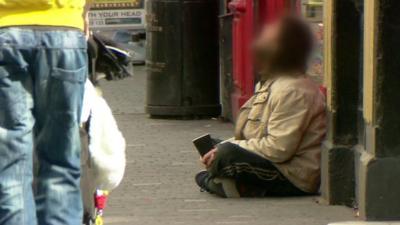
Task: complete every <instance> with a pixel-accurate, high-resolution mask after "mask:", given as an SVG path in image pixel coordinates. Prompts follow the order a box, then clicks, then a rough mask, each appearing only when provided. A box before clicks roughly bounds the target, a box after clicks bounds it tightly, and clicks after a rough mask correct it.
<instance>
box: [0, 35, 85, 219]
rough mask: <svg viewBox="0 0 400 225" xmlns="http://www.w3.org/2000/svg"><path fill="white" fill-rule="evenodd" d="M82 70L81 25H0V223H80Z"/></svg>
mask: <svg viewBox="0 0 400 225" xmlns="http://www.w3.org/2000/svg"><path fill="white" fill-rule="evenodd" d="M86 77H87V56H86V41H85V38H84V35H83V34H82V33H81V32H80V31H78V30H73V29H64V28H56V27H55V28H53V29H47V28H39V27H38V28H28V27H26V28H25V27H20V28H18V27H11V28H0V225H36V224H39V225H61V224H62V225H80V224H82V200H81V194H80V188H79V182H80V150H81V149H80V139H79V118H80V113H81V107H82V98H83V92H84V82H85V80H86ZM33 150H35V151H36V153H37V156H38V164H39V167H38V171H37V177H35V184H36V185H35V188H34V190H35V198H34V194H33V190H32V180H33V172H32V170H33V169H32V164H33V163H32V161H33V160H32V155H33V154H32V152H33ZM35 200H36V201H35Z"/></svg>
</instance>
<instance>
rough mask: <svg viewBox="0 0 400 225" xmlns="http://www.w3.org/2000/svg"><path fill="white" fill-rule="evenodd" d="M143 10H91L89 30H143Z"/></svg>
mask: <svg viewBox="0 0 400 225" xmlns="http://www.w3.org/2000/svg"><path fill="white" fill-rule="evenodd" d="M144 15H145V11H144V9H113V10H91V11H90V12H89V22H90V27H91V28H116V27H126V28H128V27H129V28H136V29H138V28H139V29H143V28H144V22H145V21H144V20H145V19H144Z"/></svg>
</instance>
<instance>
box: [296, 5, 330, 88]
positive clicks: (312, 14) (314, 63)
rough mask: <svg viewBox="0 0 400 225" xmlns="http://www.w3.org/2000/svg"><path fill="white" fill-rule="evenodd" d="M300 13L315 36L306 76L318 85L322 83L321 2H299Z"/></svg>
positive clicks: (322, 35)
mask: <svg viewBox="0 0 400 225" xmlns="http://www.w3.org/2000/svg"><path fill="white" fill-rule="evenodd" d="M299 3H300V9H301V13H302V15H303V16H304V18H305V19H306V20H307V21H309V22H310V24H311V27H312V29H313V32H314V34H315V42H316V46H315V49H314V52H313V54H312V57H311V60H310V66H309V71H308V74H309V75H310V76H311V77H312V78H313V79H314V80H315V81H316V82H318V83H320V84H322V83H323V77H324V76H323V72H324V71H323V41H324V40H323V39H324V25H323V21H322V20H323V0H301V1H300V2H299Z"/></svg>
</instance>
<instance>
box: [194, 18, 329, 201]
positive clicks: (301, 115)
mask: <svg viewBox="0 0 400 225" xmlns="http://www.w3.org/2000/svg"><path fill="white" fill-rule="evenodd" d="M311 50H312V33H311V30H310V28H309V27H308V25H307V24H306V23H305V22H303V21H302V20H301V19H299V18H296V17H292V16H286V17H283V18H281V19H280V20H278V21H276V22H275V23H273V24H271V25H269V26H268V27H267V28H266V29H265V30H264V32H263V33H262V34H261V35H260V37H259V39H258V41H256V44H255V49H254V53H255V54H254V57H255V61H256V68H257V71H258V72H259V75H260V83H259V84H258V85H257V87H256V91H255V93H254V96H253V97H252V98H251V99H250V100H249V101H248V102H247V103H246V104H245V105H244V106H243V107H242V108H241V110H240V114H239V116H238V120H237V123H236V130H235V137H234V138H232V139H230V140H228V141H225V142H223V143H222V144H219V145H217V147H216V149H214V150H212V151H210V152H209V153H208V154H206V155H205V156H204V157H203V158H202V159H201V161H202V162H203V163H204V165H205V166H206V168H207V169H208V171H204V172H201V173H199V174H198V175H197V176H196V182H197V184H198V185H199V186H200V187H201V188H202V189H204V190H206V191H209V192H211V193H214V194H217V195H219V196H222V197H265V196H296V195H308V194H315V193H317V192H318V189H319V184H320V155H321V143H322V141H323V138H324V136H325V133H326V113H325V98H324V96H323V94H322V93H321V91H320V90H319V88H318V85H316V84H315V83H314V82H313V81H312V80H311V79H310V78H309V77H307V75H306V70H307V62H308V58H309V56H310V54H311Z"/></svg>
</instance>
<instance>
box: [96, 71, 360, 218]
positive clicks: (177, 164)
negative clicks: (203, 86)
mask: <svg viewBox="0 0 400 225" xmlns="http://www.w3.org/2000/svg"><path fill="white" fill-rule="evenodd" d="M145 79H146V78H145V71H144V68H143V67H138V68H137V69H136V75H135V77H134V78H128V79H126V80H122V81H114V82H106V81H104V82H102V88H103V91H104V96H105V97H106V99H107V100H108V102H109V104H110V105H111V107H112V108H113V111H114V113H115V115H116V118H117V120H118V123H119V126H120V128H121V129H122V131H123V133H124V135H125V138H126V139H127V144H128V148H127V157H128V158H127V170H126V176H125V180H124V182H123V183H122V185H121V186H120V187H119V188H118V189H117V190H115V191H114V192H113V193H112V195H111V199H110V202H109V204H108V208H107V209H106V216H105V218H106V223H105V224H106V225H147V224H148V225H178V224H182V225H210V224H216V225H218V224H222V225H223V224H228V225H230V224H234V225H235V224H244V225H326V224H328V223H331V222H337V221H350V220H356V218H354V214H353V212H352V210H351V209H348V208H345V207H335V206H322V205H318V204H316V203H315V198H311V197H306V198H267V199H220V198H216V197H214V196H210V195H208V194H206V193H201V192H199V188H197V187H196V185H195V184H194V181H193V176H194V174H195V173H196V172H197V171H199V170H200V169H201V166H200V165H199V163H198V159H199V156H198V154H197V153H196V151H195V150H194V149H193V147H192V144H191V140H192V139H193V138H194V137H197V136H199V135H201V134H204V133H208V132H209V133H211V134H214V135H216V136H219V137H221V138H227V137H230V136H231V135H232V129H233V126H232V125H231V124H227V123H221V122H219V121H215V120H195V121H185V120H154V119H149V118H148V116H147V115H146V114H145V113H144V98H145V87H146V84H145Z"/></svg>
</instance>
